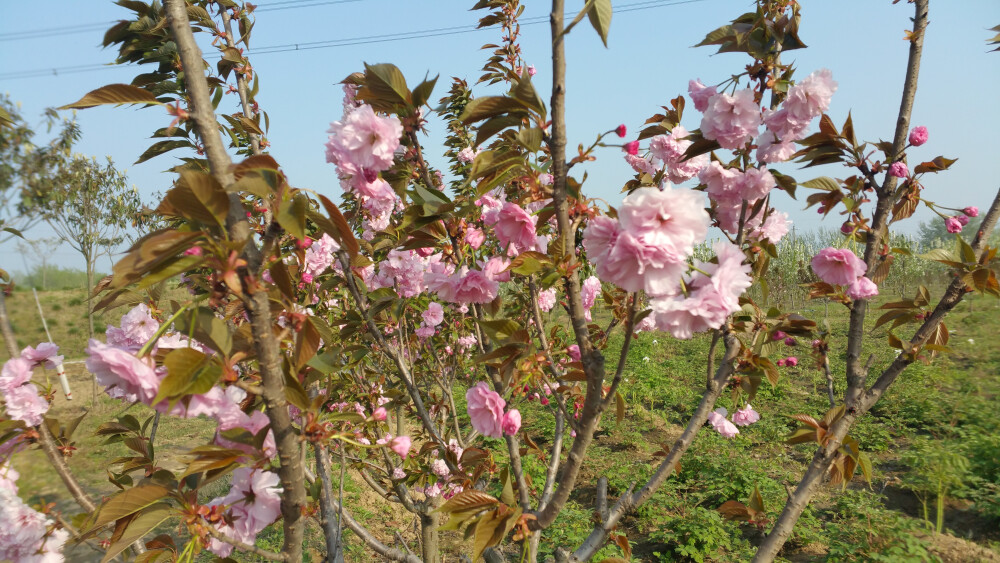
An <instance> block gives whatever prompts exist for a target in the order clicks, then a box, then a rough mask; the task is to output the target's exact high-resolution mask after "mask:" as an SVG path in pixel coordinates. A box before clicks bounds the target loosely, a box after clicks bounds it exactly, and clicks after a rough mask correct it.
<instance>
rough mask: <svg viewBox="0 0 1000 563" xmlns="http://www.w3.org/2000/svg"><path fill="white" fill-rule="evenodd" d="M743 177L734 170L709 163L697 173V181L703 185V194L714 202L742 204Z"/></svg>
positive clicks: (716, 163) (718, 163)
mask: <svg viewBox="0 0 1000 563" xmlns="http://www.w3.org/2000/svg"><path fill="white" fill-rule="evenodd" d="M742 180H743V175H742V173H741V172H740V171H739V170H737V169H735V168H726V167H725V166H723V165H722V163H720V162H718V161H715V162H711V163H709V164H708V166H706V167H705V168H703V169H702V170H701V172H699V173H698V181H699V182H701V183H702V184H705V193H707V194H708V197H710V198H712V200H713V201H716V202H720V203H722V202H726V203H737V202H742V199H741V195H742V193H741V192H742V191H743V181H742Z"/></svg>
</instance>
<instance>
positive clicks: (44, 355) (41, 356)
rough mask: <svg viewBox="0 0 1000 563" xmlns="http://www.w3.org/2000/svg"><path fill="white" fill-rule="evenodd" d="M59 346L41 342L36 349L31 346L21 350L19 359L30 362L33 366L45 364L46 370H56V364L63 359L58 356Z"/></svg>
mask: <svg viewBox="0 0 1000 563" xmlns="http://www.w3.org/2000/svg"><path fill="white" fill-rule="evenodd" d="M58 354H59V346H57V345H55V344H53V343H51V342H42V343H41V344H39V345H38V346H37V347H35V348H32V347H31V346H28V347H26V348H25V349H24V350H21V357H22V358H24V359H26V360H28V361H30V362H31V363H32V364H34V365H40V364H45V367H46V368H48V369H56V364H57V363H58V364H61V363H62V361H63V357H62V356H59V355H58Z"/></svg>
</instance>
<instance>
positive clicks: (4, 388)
mask: <svg viewBox="0 0 1000 563" xmlns="http://www.w3.org/2000/svg"><path fill="white" fill-rule="evenodd" d="M31 373H32V366H31V361H30V360H28V359H26V358H12V359H10V360H7V361H6V362H4V364H3V369H2V370H0V393H6V392H9V391H10V390H12V389H15V388H17V387H20V386H21V385H24V384H25V383H27V382H28V381H31Z"/></svg>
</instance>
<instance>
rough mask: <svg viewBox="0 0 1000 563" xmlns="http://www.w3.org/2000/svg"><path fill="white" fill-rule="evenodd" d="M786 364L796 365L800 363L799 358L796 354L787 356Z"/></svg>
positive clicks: (789, 365)
mask: <svg viewBox="0 0 1000 563" xmlns="http://www.w3.org/2000/svg"><path fill="white" fill-rule="evenodd" d="M785 365H786V366H788V367H795V366H797V365H799V359H798V358H796V357H795V356H788V357H787V358H785Z"/></svg>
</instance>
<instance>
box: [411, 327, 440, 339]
mask: <svg viewBox="0 0 1000 563" xmlns="http://www.w3.org/2000/svg"><path fill="white" fill-rule="evenodd" d="M435 332H437V331H436V330H434V327H432V326H425V325H421V326H420V328H418V329H417V330H415V331H413V333H414V334H416V335H417V338H419V339H420V340H421V342H422V341H424V340H427V339H428V338H430V337H432V336H434V333H435Z"/></svg>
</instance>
